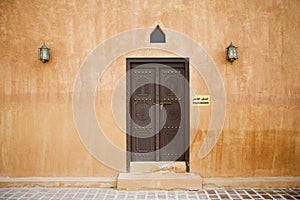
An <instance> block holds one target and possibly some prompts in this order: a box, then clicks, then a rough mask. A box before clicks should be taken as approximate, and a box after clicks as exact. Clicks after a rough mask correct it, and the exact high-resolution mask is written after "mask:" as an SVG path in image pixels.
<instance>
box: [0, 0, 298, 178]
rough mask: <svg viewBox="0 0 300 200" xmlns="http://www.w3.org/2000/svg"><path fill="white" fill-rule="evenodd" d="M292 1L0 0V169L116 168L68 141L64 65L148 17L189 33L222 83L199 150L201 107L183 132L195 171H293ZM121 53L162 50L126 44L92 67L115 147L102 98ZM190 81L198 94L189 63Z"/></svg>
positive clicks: (68, 88) (73, 69)
mask: <svg viewBox="0 0 300 200" xmlns="http://www.w3.org/2000/svg"><path fill="white" fill-rule="evenodd" d="M299 8H300V1H298V0H285V1H283V0H282V1H275V0H274V1H271V0H268V1H261V0H253V1H234V0H232V1H217V0H216V1H210V0H207V1H197V0H194V1H192V0H190V1H184V0H182V1H179V0H172V1H163V0H152V1H150V0H149V1H138V0H136V1H134V0H127V1H117V0H115V1H90V2H87V1H71V0H70V1H8V0H7V1H0V71H1V72H0V141H1V148H0V150H1V159H0V176H9V177H27V176H115V175H117V174H118V172H117V171H115V170H113V169H110V168H108V167H106V166H105V165H103V164H101V163H100V162H99V161H97V160H96V159H95V158H93V156H92V155H91V154H89V152H88V151H87V150H86V149H85V147H84V146H83V144H82V143H81V141H80V139H79V136H78V134H77V131H76V127H75V123H74V119H73V112H72V95H73V89H74V83H75V79H76V75H77V73H78V72H79V69H80V66H81V65H82V64H83V63H84V60H85V58H86V57H87V56H89V55H90V53H91V52H92V51H93V49H95V48H96V47H97V46H98V45H99V44H100V43H101V42H103V41H105V40H107V39H108V38H110V37H112V36H114V35H117V34H118V33H120V32H124V31H128V30H132V29H136V28H146V27H147V28H148V27H153V28H154V27H155V26H156V25H157V24H160V25H161V27H162V28H163V29H164V28H168V29H171V30H174V31H177V32H180V33H183V34H185V35H186V36H187V37H189V38H191V39H193V40H194V41H195V42H197V43H198V44H199V45H200V46H201V47H202V48H203V49H204V50H205V51H206V52H207V54H208V55H209V56H210V58H211V59H212V60H213V62H214V64H215V66H216V67H217V69H218V70H219V72H220V74H221V77H222V80H223V83H224V87H225V91H226V98H227V99H226V118H225V124H224V128H223V131H222V134H221V136H220V138H219V140H218V142H217V144H216V146H215V148H214V149H213V150H212V151H211V152H210V154H209V155H208V156H207V157H205V158H204V159H199V157H198V154H199V149H200V148H201V145H202V143H203V140H204V138H205V136H206V135H207V129H208V125H209V122H210V109H209V108H201V113H202V114H201V116H200V121H199V123H200V127H199V129H198V130H192V131H196V133H197V135H196V137H195V139H194V140H193V141H191V170H192V171H193V172H196V173H199V174H201V175H202V176H203V177H212V176H217V177H234V176H243V177H245V176H300V123H299V118H300V83H299V81H298V79H299V77H300V70H299V69H300V68H299V66H300V60H299V55H300V39H299V35H300V27H299V26H300V21H299V19H300V14H299ZM167 37H168V36H167ZM44 41H45V42H46V44H47V45H48V46H49V47H50V48H51V61H50V62H49V63H46V64H43V63H41V62H40V61H39V60H38V59H37V48H39V47H40V46H41V45H42V43H43V42H44ZM231 41H233V43H234V44H235V45H237V46H238V47H239V59H238V60H237V61H236V62H234V63H233V64H230V63H228V62H227V61H226V59H225V54H224V52H225V51H224V49H225V47H227V46H228V45H229V43H230V42H231ZM129 56H130V57H141V56H156V57H164V56H174V55H173V54H171V53H168V52H162V51H158V50H140V51H134V52H131V53H128V54H126V55H123V56H121V57H119V58H118V59H117V60H115V61H113V62H112V64H111V65H110V66H109V68H108V69H107V71H106V72H105V74H104V76H102V79H101V80H100V82H99V87H98V89H97V97H96V100H95V102H96V103H95V107H96V111H97V112H96V114H97V117H98V119H99V121H101V120H102V122H101V123H102V124H103V127H104V129H105V130H106V133H107V134H108V138H110V139H111V140H112V141H113V142H114V143H115V144H116V145H118V146H120V147H121V148H125V135H124V134H122V132H121V130H120V129H119V128H118V127H116V125H115V122H114V121H113V120H114V119H113V117H112V114H111V110H110V107H108V106H106V105H107V104H106V103H110V102H111V99H112V93H113V88H114V86H115V85H116V84H117V82H118V80H119V79H120V77H121V76H122V75H124V73H125V58H126V57H129ZM191 85H192V87H193V88H195V90H196V91H198V92H199V93H204V94H207V93H208V90H207V87H206V86H205V82H204V81H203V78H202V77H201V75H199V74H197V73H196V72H195V70H194V69H193V66H192V68H191ZM101 86H102V87H101ZM98 100H99V101H98ZM99 102H102V103H99ZM123 109H124V108H123Z"/></svg>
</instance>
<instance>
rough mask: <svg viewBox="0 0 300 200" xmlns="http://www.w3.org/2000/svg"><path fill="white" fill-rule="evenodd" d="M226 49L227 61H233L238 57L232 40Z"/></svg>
mask: <svg viewBox="0 0 300 200" xmlns="http://www.w3.org/2000/svg"><path fill="white" fill-rule="evenodd" d="M226 49H227V60H228V61H229V62H231V63H232V62H233V61H235V60H236V59H238V56H237V47H236V46H234V45H233V44H232V42H231V43H230V45H229V46H228V47H227V48H226Z"/></svg>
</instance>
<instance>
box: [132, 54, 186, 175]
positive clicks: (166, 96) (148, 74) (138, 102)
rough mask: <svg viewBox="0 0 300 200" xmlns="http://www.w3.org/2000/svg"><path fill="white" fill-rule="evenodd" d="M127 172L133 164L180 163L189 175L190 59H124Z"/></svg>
mask: <svg viewBox="0 0 300 200" xmlns="http://www.w3.org/2000/svg"><path fill="white" fill-rule="evenodd" d="M126 102H127V103H126V109H127V112H126V113H127V115H126V150H127V155H126V156H127V159H126V160H127V163H126V164H127V165H126V166H127V171H128V172H129V171H130V163H132V162H160V161H183V162H185V163H186V171H187V172H189V170H190V164H189V160H190V159H189V145H190V142H189V140H190V119H189V59H188V58H127V59H126Z"/></svg>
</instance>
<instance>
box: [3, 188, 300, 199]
mask: <svg viewBox="0 0 300 200" xmlns="http://www.w3.org/2000/svg"><path fill="white" fill-rule="evenodd" d="M2 199H3V200H4V199H5V200H6V199H10V200H13V199H15V200H17V199H18V200H28V199H32V200H41V199H43V200H48V199H49V200H50V199H51V200H61V199H66V200H68V199H75V200H79V199H84V200H92V199H95V200H96V199H108V200H116V199H127V200H134V199H135V200H136V199H146V200H154V199H159V200H163V199H169V200H171V199H172V200H175V199H176V200H184V199H195V200H196V199H231V200H233V199H300V188H282V189H253V188H230V189H228V188H226V189H222V188H215V189H213V188H212V189H202V190H198V191H180V190H178V191H162V190H159V191H156V190H149V191H124V190H116V189H107V188H41V187H35V188H0V200H2Z"/></svg>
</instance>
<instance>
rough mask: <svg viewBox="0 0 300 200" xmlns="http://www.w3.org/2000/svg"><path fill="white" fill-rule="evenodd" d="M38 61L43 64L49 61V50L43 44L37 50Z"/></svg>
mask: <svg viewBox="0 0 300 200" xmlns="http://www.w3.org/2000/svg"><path fill="white" fill-rule="evenodd" d="M39 59H40V61H42V62H43V63H45V62H48V61H49V60H50V49H49V48H48V47H47V46H46V45H45V43H44V44H43V45H42V46H41V48H39Z"/></svg>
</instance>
